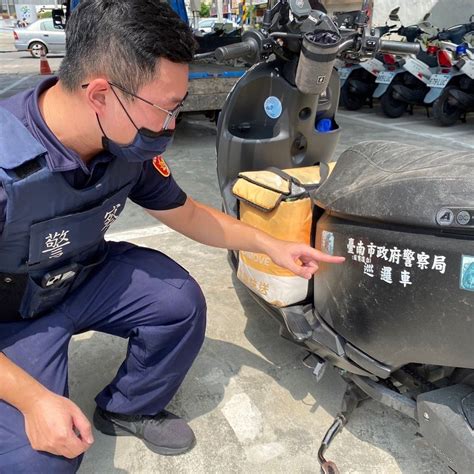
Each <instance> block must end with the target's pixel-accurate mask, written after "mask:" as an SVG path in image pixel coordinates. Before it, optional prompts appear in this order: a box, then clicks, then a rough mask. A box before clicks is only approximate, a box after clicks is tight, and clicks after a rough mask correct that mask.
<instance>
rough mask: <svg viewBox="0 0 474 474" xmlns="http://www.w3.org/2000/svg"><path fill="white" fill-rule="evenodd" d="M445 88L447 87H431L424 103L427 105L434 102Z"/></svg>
mask: <svg viewBox="0 0 474 474" xmlns="http://www.w3.org/2000/svg"><path fill="white" fill-rule="evenodd" d="M445 89H446V88H445V87H431V89H430V91H429V92H428V94H426V96H425V99H424V103H425V104H427V105H430V104H432V103H433V102H434V101H435V100H436V99H438V98H439V97H441V94H442V93H443V91H444V90H445Z"/></svg>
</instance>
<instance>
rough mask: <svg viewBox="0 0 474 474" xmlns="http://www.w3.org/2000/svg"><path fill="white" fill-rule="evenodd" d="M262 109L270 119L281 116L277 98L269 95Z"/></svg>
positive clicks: (279, 103)
mask: <svg viewBox="0 0 474 474" xmlns="http://www.w3.org/2000/svg"><path fill="white" fill-rule="evenodd" d="M263 107H264V109H265V113H266V114H267V115H268V116H269V117H270V118H271V119H277V118H278V117H279V116H280V115H281V112H282V106H281V102H280V99H279V98H278V97H275V96H273V95H271V96H270V97H268V98H267V100H265V104H263Z"/></svg>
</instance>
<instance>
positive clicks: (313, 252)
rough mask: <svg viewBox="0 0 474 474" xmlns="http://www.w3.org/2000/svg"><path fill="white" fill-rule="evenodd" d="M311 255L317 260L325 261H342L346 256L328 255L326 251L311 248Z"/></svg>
mask: <svg viewBox="0 0 474 474" xmlns="http://www.w3.org/2000/svg"><path fill="white" fill-rule="evenodd" d="M310 256H311V257H313V258H314V259H315V260H316V261H318V262H326V263H343V262H345V260H346V258H345V257H341V256H337V255H329V254H327V253H324V252H321V250H316V249H313V248H312V249H311V255H310Z"/></svg>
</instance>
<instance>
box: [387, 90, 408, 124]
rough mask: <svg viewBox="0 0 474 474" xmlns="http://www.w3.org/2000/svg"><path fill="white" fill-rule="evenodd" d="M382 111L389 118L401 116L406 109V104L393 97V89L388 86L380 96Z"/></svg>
mask: <svg viewBox="0 0 474 474" xmlns="http://www.w3.org/2000/svg"><path fill="white" fill-rule="evenodd" d="M380 107H381V108H382V112H383V113H384V114H385V115H386V116H387V117H390V118H398V117H401V116H402V115H403V114H404V113H405V112H406V110H407V108H408V104H407V103H406V102H402V101H401V100H397V99H395V98H394V97H393V89H392V87H389V88H388V89H387V92H385V94H383V95H382V97H380Z"/></svg>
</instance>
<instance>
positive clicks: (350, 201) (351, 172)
mask: <svg viewBox="0 0 474 474" xmlns="http://www.w3.org/2000/svg"><path fill="white" fill-rule="evenodd" d="M314 198H315V201H316V203H317V204H318V205H319V206H320V207H322V208H324V209H327V210H330V211H334V212H337V213H339V214H345V215H350V216H356V217H363V218H368V219H371V220H377V221H382V222H386V223H396V224H402V225H403V224H406V225H419V226H426V227H438V225H437V223H436V215H437V213H438V212H439V211H440V209H442V208H444V207H448V208H450V207H462V208H467V209H469V208H470V209H473V208H474V152H460V151H449V150H448V151H446V150H436V149H428V148H425V147H423V148H421V147H418V146H413V145H405V144H400V143H396V142H387V141H370V142H362V143H359V144H358V145H355V146H353V147H351V148H349V149H348V150H346V151H345V152H344V153H342V155H341V156H340V157H339V159H338V161H337V164H336V167H335V168H334V170H333V172H332V174H331V175H330V176H329V178H328V179H327V180H326V181H325V182H324V183H323V184H322V185H321V186H320V187H319V189H318V190H317V191H316V192H315V194H314Z"/></svg>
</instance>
